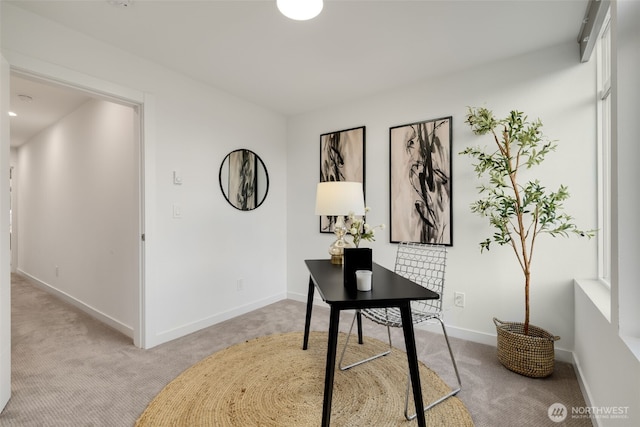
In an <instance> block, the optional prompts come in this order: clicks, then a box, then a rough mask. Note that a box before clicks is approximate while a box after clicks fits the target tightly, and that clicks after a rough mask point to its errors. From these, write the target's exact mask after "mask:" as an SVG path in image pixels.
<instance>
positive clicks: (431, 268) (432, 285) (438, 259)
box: [338, 242, 462, 420]
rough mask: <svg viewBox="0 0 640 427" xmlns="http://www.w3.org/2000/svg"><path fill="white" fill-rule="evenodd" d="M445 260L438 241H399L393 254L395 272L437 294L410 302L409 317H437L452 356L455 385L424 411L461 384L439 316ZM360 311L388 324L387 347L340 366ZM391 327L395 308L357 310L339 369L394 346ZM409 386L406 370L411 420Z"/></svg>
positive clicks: (398, 322)
mask: <svg viewBox="0 0 640 427" xmlns="http://www.w3.org/2000/svg"><path fill="white" fill-rule="evenodd" d="M446 263H447V248H446V246H441V245H430V244H421V243H409V242H402V243H400V244H399V245H398V251H397V254H396V264H395V272H396V273H397V274H399V275H401V276H403V277H405V278H407V279H409V280H411V281H412V282H415V283H417V284H419V285H421V286H423V287H425V288H427V289H430V290H432V291H434V292H436V293H437V294H439V295H440V298H439V299H436V300H423V301H412V302H411V317H412V319H413V324H414V325H415V324H418V323H422V322H426V321H429V320H437V321H438V322H440V325H441V326H442V332H443V335H444V338H445V341H446V343H447V347H448V349H449V356H450V357H451V363H452V365H453V369H454V371H455V374H456V378H457V380H458V385H457V387H456V388H455V389H453V390H452V391H451V392H449V393H447V394H446V395H444V396H442V397H441V398H439V399H437V400H435V401H433V402H431V403H429V404H428V405H425V407H424V410H425V412H426V411H427V410H429V409H431V408H433V407H434V406H435V405H437V404H438V403H440V402H442V401H444V400H446V399H448V398H449V397H451V396H455V395H456V394H458V392H459V391H460V389H461V388H462V382H461V381H460V374H459V373H458V366H457V365H456V361H455V358H454V357H453V351H452V350H451V344H450V343H449V337H448V336H447V330H446V328H445V325H444V322H443V320H442V295H443V291H444V281H445V280H444V279H445V268H446ZM359 313H361V314H362V315H363V316H364V317H366V318H368V319H370V320H372V321H374V322H376V323H378V324H380V325H383V326H386V327H387V335H388V337H389V350H387V351H385V352H383V353H380V354H376V355H375V356H372V357H369V358H367V359H364V360H360V361H358V362H355V363H351V364H349V365H347V366H343V365H342V363H343V359H344V355H345V352H346V349H347V346H348V345H349V338H350V337H351V332H352V331H353V325H354V323H355V321H356V318H357V317H358V314H359ZM391 327H394V328H402V318H401V316H400V310H399V309H398V308H395V307H392V308H367V309H362V310H358V311H356V314H355V315H354V317H353V321H352V322H351V328H350V329H349V334H348V335H347V340H346V342H345V345H344V348H343V349H342V354H341V356H340V362H339V364H338V366H339V367H340V370H342V371H346V370H347V369H351V368H353V367H355V366H358V365H361V364H363V363H365V362H369V361H371V360H374V359H377V358H379V357H382V356H386V355H387V354H389V353H390V352H391V349H392V348H393V346H392V344H391ZM410 389H411V379H410V376H409V375H408V374H407V391H406V396H405V411H404V415H405V417H406V418H407V420H412V419H414V418H415V417H416V414H413V415H409V390H410Z"/></svg>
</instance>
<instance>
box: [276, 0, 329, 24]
mask: <svg viewBox="0 0 640 427" xmlns="http://www.w3.org/2000/svg"><path fill="white" fill-rule="evenodd" d="M276 4H277V6H278V10H280V12H281V13H282V14H283V15H284V16H286V17H287V18H289V19H295V20H296V21H306V20H309V19H312V18H315V17H316V16H318V15H319V14H320V12H322V6H323V4H322V0H277V2H276Z"/></svg>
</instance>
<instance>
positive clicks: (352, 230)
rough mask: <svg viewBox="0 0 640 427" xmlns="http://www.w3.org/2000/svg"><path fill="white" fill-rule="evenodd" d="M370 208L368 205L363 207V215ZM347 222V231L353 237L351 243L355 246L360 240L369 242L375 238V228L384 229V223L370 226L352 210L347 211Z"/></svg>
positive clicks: (357, 245) (358, 244)
mask: <svg viewBox="0 0 640 427" xmlns="http://www.w3.org/2000/svg"><path fill="white" fill-rule="evenodd" d="M370 210H371V208H369V207H368V206H367V207H365V208H364V213H365V215H366V213H367V212H369V211H370ZM348 224H349V225H348V226H347V233H349V234H351V237H353V244H354V245H355V247H356V248H357V247H359V246H360V241H361V240H368V241H370V242H372V241H374V240H376V239H375V231H376V228H379V229H381V230H384V228H385V225H384V224H380V225H376V226H375V227H372V226H370V225H369V224H368V223H366V222H365V217H359V218H356V216H355V215H354V214H353V212H349V216H348Z"/></svg>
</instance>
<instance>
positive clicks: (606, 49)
mask: <svg viewBox="0 0 640 427" xmlns="http://www.w3.org/2000/svg"><path fill="white" fill-rule="evenodd" d="M596 58H597V68H598V71H597V85H598V86H597V89H598V90H597V93H598V105H597V114H598V118H597V121H598V229H599V233H598V275H599V278H600V280H601V281H602V282H604V283H605V284H607V286H610V283H611V27H610V15H609V12H607V15H606V18H605V21H604V23H603V25H602V31H601V32H600V34H599V36H598V42H597V45H596Z"/></svg>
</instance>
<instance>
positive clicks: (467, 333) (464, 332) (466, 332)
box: [287, 292, 574, 363]
mask: <svg viewBox="0 0 640 427" xmlns="http://www.w3.org/2000/svg"><path fill="white" fill-rule="evenodd" d="M287 297H288V298H289V299H292V300H295V301H300V302H304V303H306V302H307V295H306V294H305V295H302V294H300V293H294V292H289V293H288V294H287ZM313 304H314V305H319V306H324V307H328V305H327V304H326V303H325V302H324V301H322V299H319V298H317V297H316V298H314V300H313ZM446 326H447V334H448V335H449V336H450V337H453V338H459V339H463V340H466V341H471V342H475V343H479V344H486V345H490V346H492V347H496V345H497V343H496V341H497V336H496V334H488V333H486V332H479V331H474V330H471V329H465V328H458V327H455V326H451V325H446ZM416 328H418V329H423V330H425V331H429V332H434V333H437V334H442V328H441V327H440V326H439V324H438V325H436V324H433V325H418V326H416ZM555 358H556V360H558V361H561V362H567V363H574V358H573V352H572V351H569V350H565V349H562V348H557V347H556V348H555Z"/></svg>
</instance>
